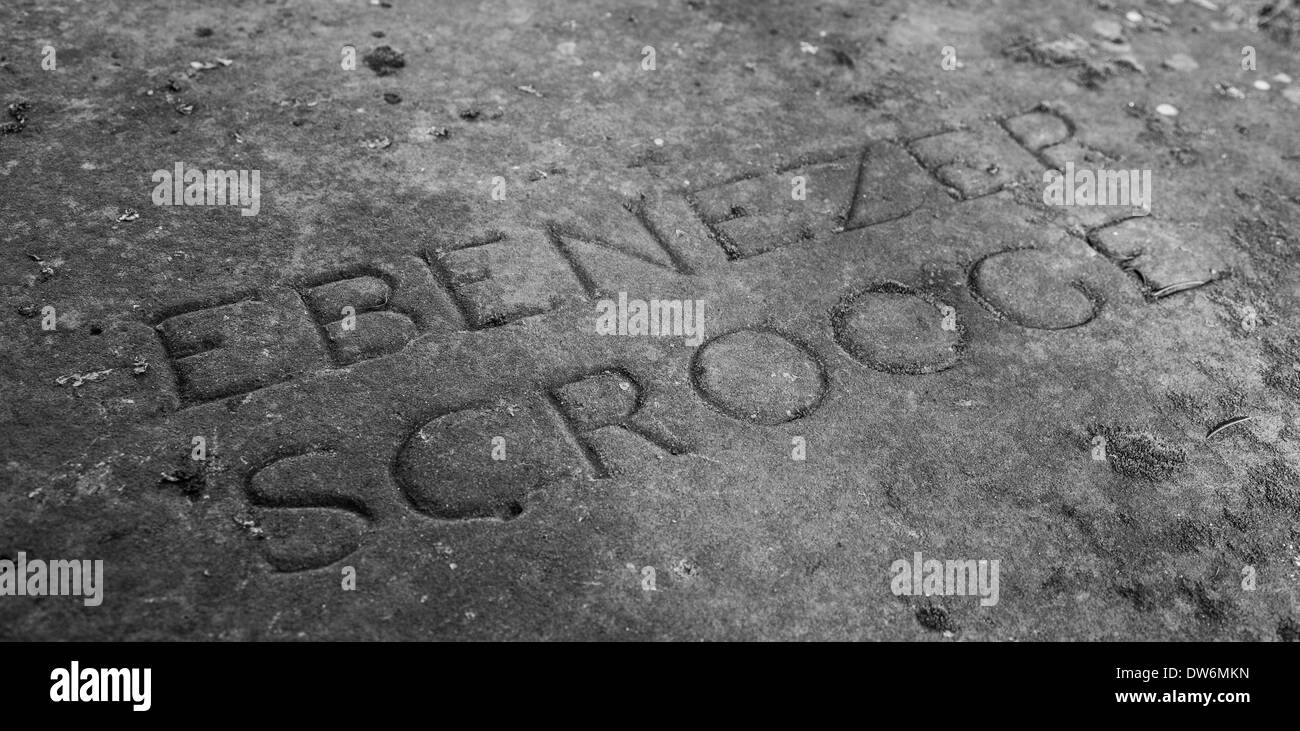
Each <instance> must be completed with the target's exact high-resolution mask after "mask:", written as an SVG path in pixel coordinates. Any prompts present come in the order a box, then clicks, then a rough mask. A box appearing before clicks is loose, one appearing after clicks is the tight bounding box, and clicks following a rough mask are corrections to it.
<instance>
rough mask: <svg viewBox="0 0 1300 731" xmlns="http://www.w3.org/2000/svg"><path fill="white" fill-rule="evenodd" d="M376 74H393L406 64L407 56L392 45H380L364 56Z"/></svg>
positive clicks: (366, 62)
mask: <svg viewBox="0 0 1300 731" xmlns="http://www.w3.org/2000/svg"><path fill="white" fill-rule="evenodd" d="M361 60H362V61H364V62H365V64H366V65H367V66H369V67H370V70H371V71H374V72H375V75H376V76H391V75H392V74H395V73H397V70H398V69H400V68H403V67H405V66H406V57H405V56H403V55H402V54H401V53H400V52H398V51H395V50H393V48H392V47H391V46H380V47H378V48H376V49H375V50H373V51H371V52H370V53H367V54H366V55H365V56H363V57H362V59H361Z"/></svg>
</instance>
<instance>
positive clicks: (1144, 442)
mask: <svg viewBox="0 0 1300 731" xmlns="http://www.w3.org/2000/svg"><path fill="white" fill-rule="evenodd" d="M1097 435H1100V436H1103V437H1105V438H1106V458H1107V460H1108V461H1109V462H1110V466H1111V469H1113V470H1115V471H1116V472H1118V473H1119V474H1121V475H1123V476H1125V477H1131V478H1134V479H1140V480H1151V481H1153V482H1160V481H1163V480H1167V479H1169V478H1170V477H1172V476H1173V475H1174V473H1175V472H1176V471H1177V470H1178V469H1179V468H1180V467H1182V466H1183V464H1184V463H1186V461H1187V455H1186V454H1184V453H1183V451H1182V450H1181V449H1178V448H1176V447H1172V446H1170V445H1167V444H1165V443H1163V442H1162V441H1161V440H1159V439H1157V438H1156V437H1154V436H1152V435H1151V434H1148V433H1146V432H1140V431H1135V430H1129V429H1125V428H1123V427H1113V426H1094V427H1093V428H1092V429H1091V430H1090V432H1089V437H1090V438H1091V437H1093V436H1097Z"/></svg>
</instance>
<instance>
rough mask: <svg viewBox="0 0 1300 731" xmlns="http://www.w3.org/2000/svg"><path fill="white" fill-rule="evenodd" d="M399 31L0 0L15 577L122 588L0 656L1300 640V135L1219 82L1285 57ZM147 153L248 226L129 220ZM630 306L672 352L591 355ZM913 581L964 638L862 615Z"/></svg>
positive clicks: (154, 164) (729, 12)
mask: <svg viewBox="0 0 1300 731" xmlns="http://www.w3.org/2000/svg"><path fill="white" fill-rule="evenodd" d="M392 5H393V7H389V8H384V7H382V6H378V5H368V4H366V3H360V2H358V3H313V4H284V3H275V4H266V3H255V4H244V5H241V6H239V7H238V9H237V10H235V9H233V8H229V9H228V8H225V7H221V6H216V5H211V4H204V3H198V2H193V1H192V0H191V1H187V2H172V1H171V0H168V2H151V1H149V0H142V1H141V2H130V3H126V2H95V3H73V2H41V3H37V2H34V1H32V0H11V1H10V2H6V3H3V4H0V29H2V30H0V37H2V38H3V40H4V41H5V43H4V46H5V48H6V51H5V54H4V55H5V59H4V64H3V66H0V79H3V84H0V95H3V98H2V99H0V102H3V104H4V105H6V106H7V105H8V104H11V103H17V102H28V103H30V107H28V108H26V111H24V112H23V119H24V122H23V123H22V124H20V123H18V122H17V121H14V122H13V123H11V124H9V125H7V126H6V127H5V129H4V133H3V134H0V260H2V261H3V265H2V266H0V326H2V327H3V332H4V333H5V336H4V338H0V363H3V367H2V368H0V390H2V392H3V394H4V398H3V400H2V405H3V407H2V408H0V556H3V557H6V558H13V557H14V556H15V555H16V554H17V552H19V551H24V552H26V553H27V554H28V555H29V556H32V557H44V558H99V559H103V560H104V561H105V562H106V579H107V582H108V583H107V588H106V594H105V600H104V603H103V605H102V606H100V607H84V606H83V605H82V603H81V602H80V601H78V600H75V599H72V598H67V597H48V598H44V599H34V598H29V597H0V637H2V638H5V639H13V638H37V639H54V638H67V639H133V640H144V639H174V638H221V639H242V640H250V639H293V638H306V639H326V638H329V639H345V638H346V639H487V638H496V639H559V638H596V639H615V638H619V639H623V638H626V639H649V638H663V639H699V638H709V639H722V638H747V639H753V638H781V639H811V638H818V639H906V640H927V639H955V640H967V639H968V640H1010V639H1015V640H1034V639H1071V640H1078V639H1188V640H1191V639H1202V640H1211V639H1212V640H1275V639H1295V638H1296V636H1297V635H1298V634H1300V633H1298V632H1297V631H1296V629H1295V628H1296V626H1297V621H1298V620H1300V617H1298V616H1297V610H1296V607H1297V606H1300V574H1298V570H1297V568H1296V566H1297V562H1300V555H1298V554H1300V549H1298V548H1297V546H1300V536H1297V534H1296V531H1297V527H1296V526H1297V525H1298V524H1297V519H1298V518H1300V499H1298V498H1297V494H1300V489H1298V488H1297V486H1298V485H1300V479H1297V477H1296V475H1297V471H1298V470H1300V412H1298V411H1297V404H1296V399H1297V398H1300V331H1297V323H1300V317H1297V315H1298V314H1300V266H1297V264H1298V263H1300V261H1298V260H1297V257H1298V256H1300V255H1298V254H1297V253H1296V252H1298V251H1300V242H1297V241H1296V238H1295V236H1296V234H1295V231H1297V230H1300V204H1298V203H1297V201H1300V167H1297V155H1300V138H1298V136H1297V126H1296V125H1295V123H1294V118H1295V117H1294V115H1295V109H1296V107H1295V105H1294V104H1293V103H1292V102H1291V101H1288V99H1289V98H1290V97H1288V96H1287V94H1288V93H1289V92H1292V91H1294V89H1291V88H1289V87H1287V86H1286V85H1285V84H1281V83H1275V84H1274V87H1273V90H1272V91H1268V92H1262V91H1257V90H1255V89H1254V88H1253V87H1252V84H1251V82H1252V81H1253V80H1254V79H1256V78H1272V77H1273V75H1274V74H1276V73H1278V72H1285V73H1287V74H1289V75H1291V76H1292V77H1293V78H1300V67H1297V66H1296V65H1295V63H1296V62H1295V58H1296V54H1295V50H1296V49H1295V47H1294V45H1292V46H1289V47H1288V46H1286V45H1283V43H1282V41H1281V40H1279V39H1277V38H1274V37H1272V36H1269V35H1267V34H1263V33H1252V32H1249V31H1247V30H1245V29H1238V30H1222V31H1221V30H1215V29H1214V28H1215V26H1213V25H1212V21H1216V20H1219V19H1220V16H1221V15H1222V14H1216V13H1214V12H1212V11H1209V10H1206V9H1204V8H1201V7H1199V6H1198V5H1196V4H1195V3H1182V4H1178V5H1170V6H1163V5H1162V6H1161V12H1162V13H1165V14H1167V15H1168V16H1169V18H1170V20H1171V25H1170V27H1169V28H1168V29H1167V30H1166V31H1164V32H1159V33H1157V32H1148V31H1146V30H1138V29H1131V30H1130V29H1128V26H1125V28H1126V31H1125V34H1124V39H1125V41H1126V43H1127V44H1129V46H1130V47H1131V48H1130V50H1129V51H1127V53H1129V54H1130V55H1131V57H1132V59H1134V60H1136V61H1138V62H1139V65H1140V68H1142V69H1144V71H1138V70H1136V68H1137V67H1135V66H1134V65H1133V64H1132V63H1129V62H1128V61H1126V60H1125V59H1123V58H1118V57H1116V56H1114V55H1113V54H1110V55H1108V53H1103V52H1101V51H1096V50H1095V49H1094V50H1093V51H1090V52H1089V54H1088V55H1087V60H1086V62H1080V63H1078V64H1072V63H1069V64H1067V63H1064V61H1069V60H1070V59H1069V58H1066V59H1064V61H1063V60H1062V58H1061V57H1060V56H1059V54H1058V55H1052V54H1048V53H1046V52H1045V51H1044V50H1043V49H1057V51H1060V52H1062V53H1063V52H1065V51H1069V52H1070V53H1076V52H1079V53H1082V52H1083V51H1082V50H1081V49H1079V48H1075V47H1074V46H1068V47H1065V46H1061V44H1060V43H1056V44H1055V45H1052V44H1053V43H1054V42H1057V41H1060V40H1061V39H1065V38H1067V37H1069V36H1070V35H1071V34H1075V35H1077V36H1079V37H1081V38H1088V39H1094V40H1085V41H1082V43H1084V44H1085V45H1086V44H1088V43H1094V42H1095V37H1094V36H1093V35H1092V34H1091V32H1090V31H1089V29H1090V28H1091V27H1092V26H1093V24H1094V23H1095V22H1096V21H1099V20H1111V21H1118V20H1119V19H1120V17H1121V15H1120V13H1121V12H1122V11H1121V10H1118V9H1117V10H1102V9H1100V8H1099V7H1097V6H1096V5H1095V4H1088V3H1070V2H1065V1H1064V0H1053V1H1052V2H1046V3H1043V2H1031V1H1029V0H1024V1H1017V2H1009V3H1002V4H1000V5H998V6H997V7H995V8H991V7H989V6H988V4H986V3H977V2H967V1H965V0H958V1H956V2H949V3H941V4H938V3H936V4H933V6H931V5H929V4H922V3H916V4H908V3H903V2H899V1H897V0H887V1H886V2H883V3H879V4H863V3H855V2H831V3H821V4H816V5H805V4H792V3H776V2H771V3H768V2H763V3H755V2H741V1H739V0H736V1H734V2H733V1H731V0H725V1H723V0H709V1H708V2H680V3H678V2H673V3H667V4H665V5H664V6H663V7H658V6H654V5H650V4H646V5H634V6H630V5H626V4H616V3H606V2H600V1H599V0H597V1H594V2H586V3H582V4H578V5H575V4H572V3H549V2H540V3H539V2H488V3H477V2H476V3H470V2H455V3H400V2H394V3H392ZM1010 18H1014V19H1015V22H1014V23H1008V19H1010ZM199 27H207V28H211V29H212V30H213V32H212V33H211V34H210V35H204V36H200V35H198V34H196V32H195V30H196V28H199ZM1224 27H1227V26H1224ZM1193 28H1197V29H1199V32H1193V30H1192V29H1193ZM372 31H382V32H383V33H384V37H383V38H382V40H381V39H379V38H376V37H372V36H371V33H372ZM1026 34H1027V36H1028V37H1030V38H1036V39H1038V43H1037V44H1036V45H1034V44H1031V45H1025V42H1024V40H1023V37H1022V36H1024V35H1026ZM801 42H806V43H808V44H811V46H814V47H816V49H817V52H816V53H810V52H807V51H806V50H801V45H800V44H801ZM46 44H51V45H53V46H55V47H56V49H57V53H58V55H57V59H58V66H57V68H56V69H55V70H50V71H45V70H42V68H41V65H40V64H41V53H40V50H41V49H42V47H43V46H45V45H46ZM1044 44H1046V45H1044ZM1246 44H1251V45H1254V46H1256V48H1257V49H1258V64H1259V70H1258V71H1246V70H1242V69H1241V67H1240V64H1239V58H1240V55H1239V49H1240V48H1241V46H1243V45H1246ZM345 45H352V46H354V47H355V49H356V51H357V59H358V63H357V66H356V69H355V70H345V69H343V68H341V65H340V60H341V58H342V57H343V56H342V49H343V47H344V46H345ZM646 45H652V46H654V47H655V49H656V68H655V69H654V70H643V68H642V60H643V56H642V55H641V49H642V48H643V47H644V46H646ZM949 45H950V46H953V47H954V48H955V49H956V50H957V54H958V58H959V59H960V61H961V65H960V66H959V67H957V68H954V69H952V70H945V69H944V68H943V66H942V65H941V61H942V58H941V56H940V52H939V49H940V48H942V47H944V46H949ZM379 46H388V47H389V49H390V50H389V51H384V52H382V53H381V54H379V55H378V56H376V55H373V52H374V51H375V50H376V48H378V47H379ZM1062 48H1064V49H1065V51H1062V50H1061V49H1062ZM368 54H370V55H371V56H370V57H371V58H372V59H378V60H385V59H386V61H385V62H384V63H378V61H376V69H377V70H372V69H371V68H370V67H369V66H367V65H366V63H365V62H364V61H363V59H364V58H365V57H366V56H367V55H368ZM394 54H400V58H401V60H402V63H401V64H396V63H395V59H396V58H397V56H396V55H394ZM1174 54H1186V55H1187V56H1188V57H1190V58H1192V59H1194V60H1195V62H1196V64H1197V68H1196V69H1194V70H1179V71H1175V70H1172V69H1167V68H1163V67H1162V66H1161V63H1160V62H1161V60H1163V59H1166V58H1170V57H1171V56H1173V55H1174ZM217 58H222V59H229V60H230V61H232V63H231V64H230V65H221V64H219V63H215V62H214V59H217ZM195 61H197V62H207V63H211V64H213V67H212V68H203V69H200V70H195V69H193V68H192V67H191V65H190V64H191V62H195ZM1184 66H1185V67H1187V68H1190V65H1187V64H1184ZM377 71H382V74H383V75H382V76H381V75H379V74H378V73H377ZM1220 83H1222V84H1230V85H1233V86H1235V87H1237V88H1239V89H1243V90H1245V97H1244V98H1242V99H1235V98H1232V97H1230V96H1227V95H1225V94H1224V93H1222V92H1221V91H1219V90H1216V84H1220ZM385 94H389V95H391V94H397V95H399V96H400V98H401V103H400V104H394V103H389V102H386V101H385V96H384V95H385ZM1159 104H1172V105H1174V106H1176V107H1177V108H1178V109H1179V110H1180V113H1179V114H1178V115H1177V116H1176V117H1165V116H1162V115H1158V114H1156V113H1155V112H1154V111H1153V110H1154V109H1155V107H1156V106H1157V105H1159ZM1063 137H1064V139H1063ZM178 161H179V162H184V163H185V164H186V165H187V166H192V167H195V168H198V169H222V170H257V171H260V175H261V193H262V197H261V200H260V210H259V212H258V213H257V215H250V216H243V215H240V212H239V207H238V206H229V205H228V206H155V205H153V203H152V202H151V193H152V191H153V189H154V182H152V177H151V176H152V175H153V174H154V171H156V170H172V169H173V166H174V165H175V163H177V162H178ZM1066 162H1074V163H1075V165H1076V166H1084V165H1087V166H1092V167H1097V166H1107V167H1112V168H1122V169H1149V170H1152V171H1153V179H1154V181H1155V183H1154V197H1153V201H1152V208H1151V211H1150V217H1149V218H1144V219H1139V220H1135V219H1133V218H1132V217H1133V216H1134V215H1136V214H1135V212H1133V211H1131V210H1102V209H1101V208H1097V209H1079V208H1054V207H1050V206H1047V205H1045V204H1044V203H1043V196H1042V190H1043V184H1044V181H1043V174H1044V172H1046V171H1047V170H1048V169H1049V166H1052V167H1064V164H1065V163H1066ZM793 176H803V177H804V178H805V179H806V185H807V196H806V198H805V199H804V200H796V199H794V198H792V197H791V194H792V190H793V187H792V182H791V178H792V177H793ZM498 193H499V195H497V194H498ZM126 208H132V209H135V210H136V211H137V212H138V214H139V216H138V218H135V219H131V218H130V216H123V215H122V214H123V209H126ZM1111 208H1119V207H1111ZM119 217H121V218H122V220H119ZM1126 232H1127V235H1122V234H1126ZM33 257H35V258H33ZM38 259H39V260H38ZM1211 272H1212V273H1213V275H1214V276H1213V279H1214V281H1212V282H1209V283H1208V284H1203V285H1201V286H1198V287H1196V288H1194V289H1186V290H1183V291H1177V292H1173V293H1168V294H1167V296H1161V297H1155V296H1154V292H1155V291H1157V288H1159V287H1166V286H1168V285H1170V284H1177V283H1178V282H1179V281H1181V280H1183V279H1184V278H1187V279H1206V280H1208V279H1211V278H1212V277H1211V276H1210V274H1211ZM1139 273H1141V274H1140V275H1139ZM883 283H893V284H890V285H889V287H896V289H886V290H884V291H885V293H886V295H888V296H885V297H883V298H884V299H885V300H887V301H886V302H883V303H882V302H874V300H876V299H881V295H880V291H881V290H880V289H879V287H881V286H882V284H883ZM873 288H874V290H873ZM872 291H875V292H876V294H875V295H872V294H870V293H871V292H872ZM620 292H623V293H626V294H627V296H628V297H630V298H633V299H642V300H651V299H659V300H672V299H683V300H685V299H690V300H703V301H704V302H705V303H706V309H705V312H706V320H705V332H704V341H703V343H702V344H700V345H698V346H692V345H689V344H687V343H686V338H684V337H681V336H678V335H674V334H669V335H667V336H654V335H644V336H626V335H600V334H597V331H596V315H597V309H596V303H597V302H598V301H599V300H600V299H602V298H606V297H615V296H617V294H618V293H620ZM900 292H906V293H908V294H906V295H902V294H899V293H900ZM864 293H866V294H864ZM864 298H865V299H864ZM900 298H903V302H902V305H901V306H900V305H899V303H898V302H895V301H894V300H899V299H900ZM909 298H910V299H909ZM854 303H858V304H862V305H864V306H866V305H873V306H874V305H881V306H882V307H883V308H884V309H881V308H879V307H878V308H876V309H872V310H871V311H869V312H866V313H865V314H863V313H858V314H859V315H860V316H858V317H856V319H855V318H854V317H853V314H854V311H851V310H850V311H847V312H846V310H845V309H844V308H845V306H846V305H848V306H850V307H851V306H852V305H853V304H854ZM46 306H52V307H53V308H55V311H56V313H57V318H56V319H57V322H56V327H55V329H54V330H43V329H42V327H41V321H42V315H41V310H42V308H43V307H46ZM344 306H353V307H355V308H356V311H357V327H358V328H359V329H358V330H356V331H343V330H342V329H341V328H342V326H341V324H340V322H341V320H342V319H343V315H342V314H341V312H339V311H338V310H341V308H342V307H344ZM944 307H948V308H951V310H952V312H951V313H948V312H947V311H946V310H944V309H942V308H944ZM949 314H951V315H953V320H952V322H955V323H956V325H957V329H956V330H947V329H944V328H943V326H942V323H943V321H944V318H945V317H947V316H948V315H949ZM844 317H849V319H848V320H847V321H846V320H844ZM844 324H847V325H849V326H850V327H849V328H848V330H849V331H845V330H844V328H842V327H840V325H844ZM850 331H851V332H850ZM760 334H761V335H760ZM864 354H865V355H866V356H870V357H865V358H864ZM891 354H892V355H891ZM891 358H892V360H891ZM872 359H875V360H876V361H878V363H877V364H879V362H884V363H885V365H887V366H890V367H873V366H872V365H871V364H870V361H871V360H872ZM864 361H866V362H864ZM917 364H920V367H914V366H916V365H917ZM109 369H111V370H109ZM105 370H107V371H108V372H107V373H103V374H100V375H97V376H95V377H93V378H88V379H87V378H77V379H72V378H66V379H63V383H62V384H60V383H58V382H57V381H58V379H60V378H61V377H64V376H71V375H73V374H77V375H79V376H86V375H87V374H94V373H98V372H100V371H105ZM624 381H625V382H626V383H628V384H629V388H628V389H627V390H624V389H622V388H621V387H619V386H618V383H619V382H624ZM77 383H79V384H80V385H73V384H77ZM611 388H612V389H614V390H610V389H611ZM1243 415H1248V416H1252V417H1254V418H1253V419H1251V420H1250V421H1247V422H1244V423H1241V424H1238V425H1234V426H1232V427H1230V428H1228V429H1225V430H1224V431H1223V432H1221V433H1219V434H1217V435H1216V436H1215V437H1214V438H1213V439H1209V440H1207V439H1206V433H1207V431H1208V430H1209V429H1210V428H1211V427H1213V426H1215V425H1217V424H1219V423H1221V422H1223V421H1225V420H1227V419H1230V418H1232V417H1235V416H1243ZM195 436H203V437H204V438H205V440H206V444H207V455H206V460H205V461H203V462H201V463H197V462H195V461H193V460H192V459H191V450H192V443H193V442H192V440H193V438H194V437H195ZM496 437H502V438H503V440H504V445H505V450H504V454H505V458H504V459H501V460H496V459H494V458H493V449H494V440H495V438H496ZM1098 438H1100V441H1096V442H1095V441H1094V440H1097V439H1098ZM1103 445H1104V448H1103V450H1100V451H1096V450H1097V447H1099V446H1103ZM800 450H802V454H801V455H800V456H803V457H804V458H803V459H797V458H796V455H797V454H800ZM1098 456H1100V458H1098ZM915 552H922V553H923V554H924V555H925V556H926V557H927V558H936V559H941V560H942V559H971V560H974V559H987V560H994V559H995V560H998V561H1000V565H1001V574H1000V576H1001V588H1000V600H999V602H998V603H997V604H996V605H994V606H980V604H979V601H978V598H977V597H971V596H930V597H925V596H895V595H894V594H893V593H892V592H891V588H890V577H891V575H890V571H889V568H890V565H891V564H892V563H893V562H894V561H896V560H899V559H907V560H910V559H911V558H912V556H913V555H914V553H915ZM645 566H652V567H655V568H656V570H657V575H658V586H657V590H656V591H645V590H643V588H642V583H641V576H642V571H641V570H642V568H643V567H645ZM1247 567H1253V568H1254V570H1255V571H1256V572H1257V588H1256V589H1255V590H1253V591H1249V590H1244V589H1243V588H1242V577H1243V570H1244V569H1245V568H1247ZM345 568H352V569H354V570H355V573H356V577H357V588H356V590H355V591H344V590H343V589H342V587H341V576H342V575H343V573H344V569H345Z"/></svg>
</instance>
